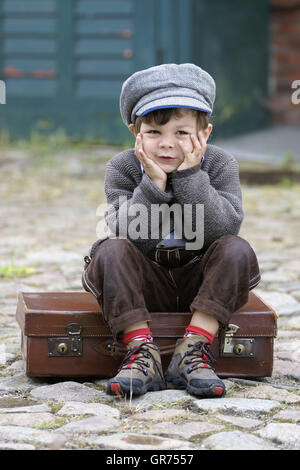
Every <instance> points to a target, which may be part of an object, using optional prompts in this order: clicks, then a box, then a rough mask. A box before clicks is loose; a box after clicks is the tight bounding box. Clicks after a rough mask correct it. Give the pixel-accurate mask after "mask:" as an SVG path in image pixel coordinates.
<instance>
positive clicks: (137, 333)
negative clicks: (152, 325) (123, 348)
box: [122, 328, 153, 344]
mask: <svg viewBox="0 0 300 470" xmlns="http://www.w3.org/2000/svg"><path fill="white" fill-rule="evenodd" d="M131 341H143V342H144V343H153V336H152V333H151V331H150V329H149V328H140V329H138V330H133V331H129V332H128V333H125V334H124V335H123V337H122V342H123V343H125V344H128V343H130V342H131Z"/></svg>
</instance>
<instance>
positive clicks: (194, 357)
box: [178, 341, 216, 374]
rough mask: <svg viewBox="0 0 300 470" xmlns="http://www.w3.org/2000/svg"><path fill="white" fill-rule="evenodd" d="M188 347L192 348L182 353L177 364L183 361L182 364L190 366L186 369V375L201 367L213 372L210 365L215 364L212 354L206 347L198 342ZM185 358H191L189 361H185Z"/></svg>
mask: <svg viewBox="0 0 300 470" xmlns="http://www.w3.org/2000/svg"><path fill="white" fill-rule="evenodd" d="M188 346H189V347H190V346H193V347H192V349H191V350H189V351H186V352H185V353H184V355H183V356H182V358H181V360H180V362H179V364H181V362H182V361H183V360H184V364H190V367H189V368H188V369H187V373H188V374H190V373H191V372H193V371H194V370H196V369H199V368H201V367H203V366H204V367H208V368H210V369H212V370H215V369H214V367H212V365H211V364H212V363H214V362H216V360H215V358H214V356H213V354H212V352H211V351H210V350H209V349H208V345H207V344H206V343H203V342H202V341H198V343H195V344H194V345H192V344H188ZM187 356H191V359H186V357H187ZM179 364H178V365H179ZM202 364H203V366H202Z"/></svg>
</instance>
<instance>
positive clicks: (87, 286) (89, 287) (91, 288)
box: [81, 269, 102, 305]
mask: <svg viewBox="0 0 300 470" xmlns="http://www.w3.org/2000/svg"><path fill="white" fill-rule="evenodd" d="M81 282H82V286H83V288H84V290H86V291H87V292H91V293H92V294H93V295H94V296H95V297H96V299H97V301H98V302H99V303H100V305H101V304H102V292H100V291H99V290H98V289H97V287H96V286H95V285H94V284H93V283H92V282H91V280H90V279H89V277H88V274H87V270H86V269H85V270H84V271H83V273H82V277H81Z"/></svg>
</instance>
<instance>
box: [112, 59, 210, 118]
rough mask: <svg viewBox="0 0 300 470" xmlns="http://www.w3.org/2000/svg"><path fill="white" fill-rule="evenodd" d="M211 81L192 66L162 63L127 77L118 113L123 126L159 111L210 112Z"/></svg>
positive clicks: (207, 75) (201, 70)
mask: <svg viewBox="0 0 300 470" xmlns="http://www.w3.org/2000/svg"><path fill="white" fill-rule="evenodd" d="M215 95H216V85H215V81H214V79H213V78H212V77H211V76H210V75H209V74H208V73H207V72H205V70H203V69H201V68H200V67H198V66H197V65H194V64H163V65H157V66H155V67H150V68H148V69H145V70H141V71H139V72H135V73H134V74H133V75H131V76H130V77H129V78H128V79H127V80H126V81H125V82H124V83H123V86H122V91H121V96H120V111H121V116H122V119H123V121H124V123H125V124H126V125H127V126H128V125H129V124H130V123H134V122H135V120H136V117H137V116H144V115H145V114H148V113H150V112H151V111H154V110H155V109H161V108H180V107H183V108H192V109H198V110H200V111H205V112H206V113H208V114H211V113H212V110H213V104H214V100H215Z"/></svg>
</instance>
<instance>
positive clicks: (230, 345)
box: [220, 323, 255, 357]
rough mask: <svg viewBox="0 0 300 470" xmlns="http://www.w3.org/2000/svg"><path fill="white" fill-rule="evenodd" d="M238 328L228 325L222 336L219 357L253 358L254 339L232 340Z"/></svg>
mask: <svg viewBox="0 0 300 470" xmlns="http://www.w3.org/2000/svg"><path fill="white" fill-rule="evenodd" d="M238 329H239V327H238V326H237V325H234V324H232V323H231V324H229V325H228V328H227V330H226V331H225V335H224V344H223V348H222V349H221V353H220V355H221V356H222V357H237V356H240V357H253V356H254V352H253V350H254V344H255V342H254V338H234V335H235V333H236V332H237V331H238Z"/></svg>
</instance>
